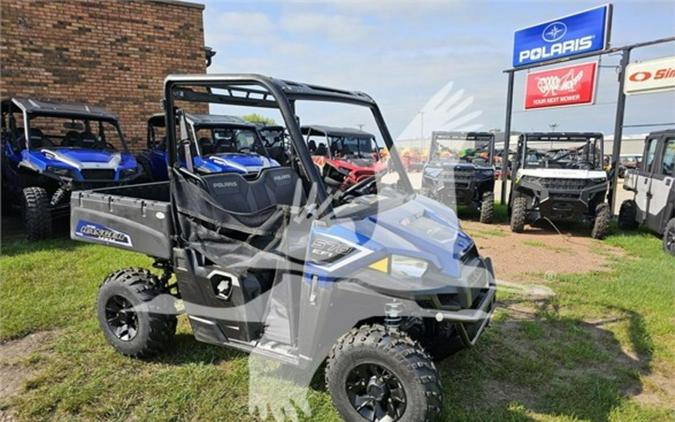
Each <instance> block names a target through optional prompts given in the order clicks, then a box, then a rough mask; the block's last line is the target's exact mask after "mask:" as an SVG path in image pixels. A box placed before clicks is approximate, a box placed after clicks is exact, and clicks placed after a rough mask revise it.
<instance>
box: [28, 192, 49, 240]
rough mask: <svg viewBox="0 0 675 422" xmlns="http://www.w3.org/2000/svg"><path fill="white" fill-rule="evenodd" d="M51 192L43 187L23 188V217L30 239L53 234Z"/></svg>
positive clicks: (42, 237)
mask: <svg viewBox="0 0 675 422" xmlns="http://www.w3.org/2000/svg"><path fill="white" fill-rule="evenodd" d="M50 207H51V206H50V204H49V194H48V193H47V191H46V190H45V189H43V188H38V187H28V188H24V190H23V203H22V208H21V210H22V217H23V226H24V228H25V230H26V238H27V239H28V240H42V239H46V238H47V237H49V236H50V235H51V234H52V213H51V210H50Z"/></svg>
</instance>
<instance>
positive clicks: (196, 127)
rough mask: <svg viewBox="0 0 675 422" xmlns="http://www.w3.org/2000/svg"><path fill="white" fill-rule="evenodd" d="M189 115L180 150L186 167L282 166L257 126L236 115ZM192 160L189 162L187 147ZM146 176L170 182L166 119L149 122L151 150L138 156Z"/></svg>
mask: <svg viewBox="0 0 675 422" xmlns="http://www.w3.org/2000/svg"><path fill="white" fill-rule="evenodd" d="M178 115H179V116H180V115H184V116H185V124H186V128H185V129H186V138H185V139H183V140H182V142H181V145H180V146H179V147H178V148H179V161H180V163H181V165H182V166H184V167H189V166H192V168H194V170H195V171H196V172H197V173H200V174H211V173H226V172H234V173H239V174H249V173H258V172H260V170H262V169H264V168H268V167H276V166H278V165H279V163H278V162H277V161H276V160H274V159H272V158H270V155H269V153H268V151H267V149H266V148H265V144H264V142H263V139H262V138H261V135H260V133H259V132H258V129H257V127H256V126H255V125H254V124H252V123H248V122H246V121H244V120H243V119H240V118H239V117H235V116H219V115H213V114H190V113H184V114H183V113H182V111H180V110H179V111H178ZM186 145H187V146H188V147H189V149H190V152H189V153H190V156H191V157H192V160H191V161H190V162H188V161H187V160H185V147H186ZM136 159H137V160H138V163H139V165H140V166H141V167H142V168H143V173H144V174H145V177H144V181H148V182H156V181H162V180H167V179H168V173H167V159H168V154H167V150H166V130H165V118H164V115H163V114H155V115H153V116H152V117H150V119H148V143H147V150H145V151H143V152H142V153H141V154H140V155H138V156H137V157H136Z"/></svg>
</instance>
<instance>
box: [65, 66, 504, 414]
mask: <svg viewBox="0 0 675 422" xmlns="http://www.w3.org/2000/svg"><path fill="white" fill-rule="evenodd" d="M205 88H206V89H205ZM205 91H206V92H205ZM164 92H165V98H164V106H165V112H166V116H165V118H166V121H167V127H168V128H169V130H168V131H167V142H166V143H167V150H168V151H169V154H168V155H169V157H168V164H169V165H168V168H169V179H170V181H168V182H161V183H150V184H141V185H135V186H122V187H113V188H106V189H102V190H97V191H87V192H78V193H77V195H76V196H74V197H73V198H72V206H73V212H72V214H71V237H72V238H73V239H76V240H79V241H84V242H90V243H97V244H105V245H109V246H114V247H117V248H121V249H124V250H128V251H136V252H139V253H143V254H146V255H148V256H150V257H152V258H153V259H154V261H155V263H154V265H153V267H154V268H156V269H159V270H161V273H159V272H158V273H156V274H155V273H153V272H151V271H150V270H146V269H139V268H127V269H120V270H118V271H115V272H114V273H112V274H110V276H108V277H107V278H106V279H105V281H104V282H103V284H102V285H101V287H100V290H99V294H98V298H97V311H96V312H97V316H98V319H99V324H100V327H101V330H102V332H103V335H104V336H105V338H106V340H107V341H108V342H109V343H110V344H111V345H112V346H113V347H114V348H115V349H116V350H118V351H119V352H120V353H122V354H125V355H128V356H133V357H148V356H152V355H154V354H157V353H160V352H162V351H164V350H166V349H167V348H168V347H170V345H171V343H172V341H173V339H174V336H175V331H176V322H177V319H176V313H177V311H176V308H175V304H174V301H175V300H176V299H177V298H180V299H181V302H182V306H181V309H183V310H184V311H185V313H186V314H187V320H188V321H189V322H190V325H191V327H192V330H193V333H194V335H195V337H196V339H197V340H199V341H203V342H207V343H212V344H216V345H220V346H226V347H231V348H233V349H236V350H239V351H244V352H248V353H250V357H249V365H248V368H249V370H248V374H249V377H250V381H249V409H250V411H251V414H254V407H258V408H259V409H261V415H264V414H266V412H267V411H266V409H267V408H268V407H267V406H268V405H270V406H272V407H273V408H276V409H278V408H279V406H281V407H283V408H285V409H287V410H293V407H292V405H293V403H287V404H288V407H286V406H285V405H284V404H283V402H288V401H289V400H292V401H293V402H294V403H295V404H298V403H301V402H302V401H303V400H305V398H306V392H307V390H308V389H309V387H310V383H311V381H312V379H313V378H315V374H316V372H317V371H318V370H319V369H320V368H324V367H325V379H326V384H327V388H328V391H329V392H330V394H331V397H332V399H333V403H334V405H335V407H336V408H337V410H338V412H339V413H340V415H341V416H342V417H343V419H344V420H347V421H428V420H431V419H432V418H433V417H434V416H435V415H436V414H437V413H438V412H440V410H441V408H442V407H443V404H442V388H441V385H440V383H441V378H440V376H439V373H438V371H437V369H436V366H435V363H434V359H436V360H438V359H443V358H445V357H447V356H448V355H450V354H451V353H454V352H456V351H458V350H459V349H462V348H470V347H472V346H473V345H474V344H475V343H476V342H477V341H478V339H479V338H480V336H481V334H482V333H483V332H484V329H485V328H486V327H487V325H488V323H489V321H490V318H491V316H492V313H493V310H494V307H495V292H496V284H495V279H494V272H493V269H492V265H491V263H490V260H489V258H484V257H481V256H480V255H479V253H478V249H477V247H476V245H475V244H474V242H473V240H472V239H471V238H470V237H469V236H468V235H467V234H466V233H464V232H463V231H462V229H461V227H460V225H459V222H458V220H457V217H456V215H455V213H454V212H453V211H452V210H451V209H450V208H448V207H446V206H444V205H442V204H441V203H439V202H436V201H434V200H432V199H429V198H426V197H423V196H420V195H417V194H416V193H415V192H414V191H413V188H412V186H411V183H410V180H409V179H408V177H407V175H406V173H405V170H404V168H403V164H402V162H401V159H400V157H399V156H398V154H397V152H396V149H395V147H394V144H393V140H392V138H391V135H390V134H389V131H388V129H387V126H386V124H385V122H384V119H383V117H382V114H381V113H380V110H379V108H378V106H377V104H376V103H375V102H374V101H373V99H372V98H370V97H369V96H368V95H366V94H364V93H360V92H350V91H345V90H338V89H333V88H324V87H320V86H314V85H310V84H304V83H297V82H289V81H283V80H278V79H272V78H269V77H265V76H260V75H170V76H168V77H167V79H166V82H165V91H164ZM177 101H180V103H181V104H184V102H186V101H195V102H208V103H213V104H219V105H221V106H225V105H227V106H237V107H241V106H249V107H255V108H259V107H265V108H270V109H275V110H278V111H279V113H280V114H281V115H282V117H283V120H284V122H285V126H286V127H285V129H286V130H287V132H288V134H289V139H290V143H291V145H290V146H291V157H292V158H291V160H290V165H289V166H287V167H281V166H279V167H268V168H264V169H262V170H261V171H260V172H259V173H257V174H255V175H252V174H238V173H232V172H229V173H213V174H203V173H199V172H198V171H196V168H193V169H192V170H190V169H189V168H186V167H184V166H183V165H181V161H180V160H181V158H180V157H179V155H180V154H178V153H177V149H178V148H177V147H178V146H179V145H181V144H182V146H183V147H184V150H183V153H184V154H185V157H183V159H188V160H189V159H190V158H191V157H190V154H191V152H192V151H191V149H190V145H189V143H188V142H182V141H181V140H186V139H187V127H188V124H187V116H185V115H182V116H181V115H180V114H179V115H178V116H177V115H176V105H175V104H176V102H177ZM317 102H322V103H324V104H328V105H329V106H332V105H335V104H340V105H342V106H345V105H348V106H350V107H352V109H357V110H358V111H362V112H369V115H370V116H372V118H373V120H374V123H375V125H376V127H378V128H379V129H380V130H379V135H376V136H379V137H380V139H381V141H382V145H385V146H386V149H387V152H388V153H389V156H390V160H391V172H390V173H387V174H379V173H378V174H377V175H374V176H372V177H370V178H368V179H365V180H362V181H359V182H358V183H356V184H354V185H352V186H351V187H349V188H348V189H347V190H345V191H339V192H336V193H334V194H332V195H329V194H328V189H327V186H326V184H325V183H324V181H323V179H322V177H321V174H320V172H319V169H318V168H317V167H316V166H315V165H314V163H313V161H312V156H311V154H310V151H309V149H308V147H307V144H306V143H305V141H304V139H303V136H302V133H301V129H300V123H299V122H300V119H301V116H299V115H297V114H296V109H300V108H301V107H298V108H296V105H297V104H298V103H301V104H302V105H307V104H316V103H317ZM353 114H355V113H352V115H353ZM363 114H365V113H362V115H363ZM331 117H333V116H331ZM187 162H190V161H187ZM110 204H113V205H112V206H111V205H110ZM267 360H269V362H267ZM456 362H457V361H454V363H456ZM324 363H326V365H325V366H324V365H323V364H324ZM452 364H453V362H450V363H449V365H452ZM277 379H278V380H280V381H281V384H279V386H278V387H277V386H276V384H273V382H274V381H275V380H277ZM292 391H299V392H300V393H299V394H297V395H293V397H291V396H290V395H289V393H290V392H292ZM252 401H253V407H252V404H251V403H252ZM280 403H281V404H280ZM306 410H308V411H311V409H309V408H307V409H306ZM273 412H274V413H273V414H275V415H276V414H281V412H278V413H277V412H275V411H274V410H273ZM286 415H288V413H286ZM261 418H262V419H265V416H261Z"/></svg>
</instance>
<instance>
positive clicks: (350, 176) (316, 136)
mask: <svg viewBox="0 0 675 422" xmlns="http://www.w3.org/2000/svg"><path fill="white" fill-rule="evenodd" d="M301 130H302V134H303V135H305V139H306V140H307V148H308V149H309V153H310V154H311V155H312V159H313V160H314V163H315V164H316V165H317V166H319V168H320V169H321V174H322V176H323V179H324V182H325V183H326V184H327V185H328V187H329V188H330V189H339V190H343V191H344V190H346V189H347V188H349V187H350V186H353V185H355V184H356V183H358V182H360V181H362V180H364V179H367V178H369V177H371V176H373V175H375V174H378V173H382V172H384V171H385V170H386V168H387V166H386V164H385V163H384V161H383V160H382V157H381V156H380V151H379V149H378V146H377V142H376V141H375V136H374V135H373V134H371V133H368V132H364V131H362V130H358V129H353V128H342V127H331V126H322V125H307V126H303V127H302V128H301Z"/></svg>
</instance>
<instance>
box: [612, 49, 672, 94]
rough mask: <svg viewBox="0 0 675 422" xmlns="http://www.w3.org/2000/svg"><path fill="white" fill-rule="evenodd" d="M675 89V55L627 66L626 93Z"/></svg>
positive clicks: (624, 90) (624, 86)
mask: <svg viewBox="0 0 675 422" xmlns="http://www.w3.org/2000/svg"><path fill="white" fill-rule="evenodd" d="M671 89H675V56H674V57H665V58H662V59H657V60H649V61H646V62H641V63H632V64H629V65H628V66H626V80H625V81H624V85H623V92H624V93H625V94H626V95H631V94H644V93H648V92H659V91H668V90H671Z"/></svg>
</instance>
